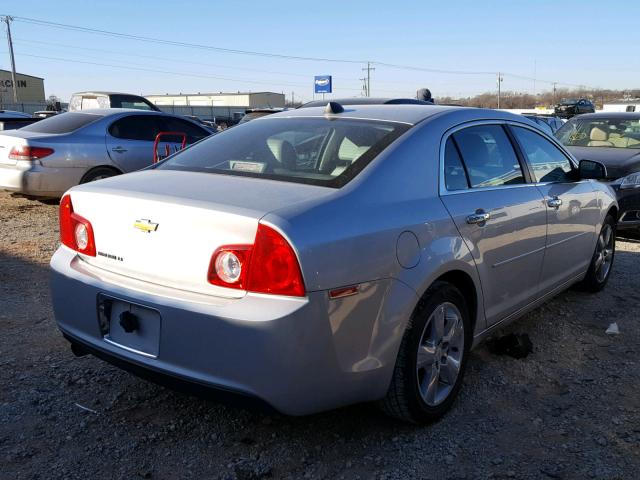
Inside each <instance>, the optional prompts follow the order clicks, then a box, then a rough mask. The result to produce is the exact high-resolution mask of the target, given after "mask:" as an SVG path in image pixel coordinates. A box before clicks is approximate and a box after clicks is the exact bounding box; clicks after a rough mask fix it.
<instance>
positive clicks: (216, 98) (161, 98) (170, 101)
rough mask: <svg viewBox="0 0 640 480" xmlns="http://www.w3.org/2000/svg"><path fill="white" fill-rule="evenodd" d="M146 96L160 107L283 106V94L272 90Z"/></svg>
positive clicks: (243, 107)
mask: <svg viewBox="0 0 640 480" xmlns="http://www.w3.org/2000/svg"><path fill="white" fill-rule="evenodd" d="M146 98H147V99H148V100H149V101H150V102H152V103H155V104H156V105H158V107H160V108H162V107H164V106H175V107H179V106H200V107H205V106H206V107H225V108H229V107H230V108H241V109H243V110H244V109H247V108H260V107H284V95H283V94H281V93H272V92H256V93H234V94H224V93H222V94H211V95H207V94H198V95H188V94H185V95H146Z"/></svg>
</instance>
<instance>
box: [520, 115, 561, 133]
mask: <svg viewBox="0 0 640 480" xmlns="http://www.w3.org/2000/svg"><path fill="white" fill-rule="evenodd" d="M524 116H525V117H527V118H528V119H529V120H531V121H532V122H535V123H537V124H538V125H540V127H541V128H542V129H543V130H544V131H545V133H547V134H548V135H553V134H554V133H555V132H557V131H558V129H559V128H560V127H562V126H563V125H564V121H563V120H562V119H561V118H560V117H556V116H553V115H542V114H535V115H530V114H525V115H524Z"/></svg>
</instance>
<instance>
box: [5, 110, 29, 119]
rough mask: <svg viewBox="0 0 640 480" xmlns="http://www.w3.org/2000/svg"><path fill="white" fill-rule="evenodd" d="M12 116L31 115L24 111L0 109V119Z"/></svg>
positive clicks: (24, 116)
mask: <svg viewBox="0 0 640 480" xmlns="http://www.w3.org/2000/svg"><path fill="white" fill-rule="evenodd" d="M7 118H9V119H14V118H31V115H29V114H28V113H24V112H18V111H16V110H0V120H4V119H7Z"/></svg>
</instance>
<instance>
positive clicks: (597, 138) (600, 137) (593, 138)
mask: <svg viewBox="0 0 640 480" xmlns="http://www.w3.org/2000/svg"><path fill="white" fill-rule="evenodd" d="M639 143H640V140H636V139H635V138H631V137H625V136H624V135H623V134H621V133H617V132H612V133H609V132H607V131H606V130H603V129H602V128H599V127H593V128H592V129H591V133H590V134H589V143H588V144H587V146H589V147H619V148H626V147H629V146H630V145H637V144H639Z"/></svg>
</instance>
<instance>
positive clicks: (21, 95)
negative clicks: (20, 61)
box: [0, 70, 46, 110]
mask: <svg viewBox="0 0 640 480" xmlns="http://www.w3.org/2000/svg"><path fill="white" fill-rule="evenodd" d="M16 83H17V84H18V102H19V103H22V102H24V103H44V102H45V100H46V99H45V96H44V80H43V79H41V78H37V77H31V76H29V75H22V74H20V73H16ZM12 86H13V82H12V80H11V72H9V71H7V70H0V107H1V108H3V109H5V110H8V108H7V107H6V105H7V104H9V103H13V88H12Z"/></svg>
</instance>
